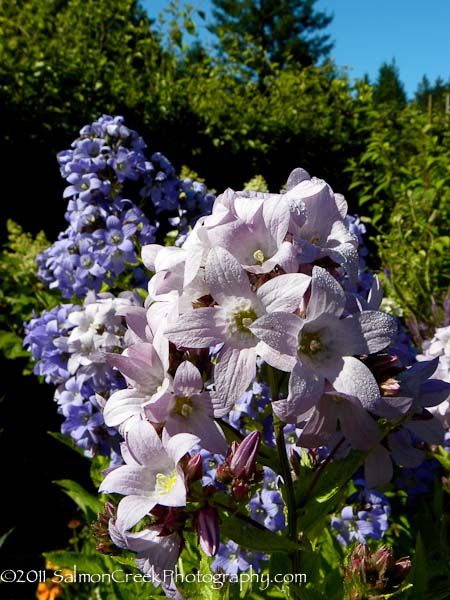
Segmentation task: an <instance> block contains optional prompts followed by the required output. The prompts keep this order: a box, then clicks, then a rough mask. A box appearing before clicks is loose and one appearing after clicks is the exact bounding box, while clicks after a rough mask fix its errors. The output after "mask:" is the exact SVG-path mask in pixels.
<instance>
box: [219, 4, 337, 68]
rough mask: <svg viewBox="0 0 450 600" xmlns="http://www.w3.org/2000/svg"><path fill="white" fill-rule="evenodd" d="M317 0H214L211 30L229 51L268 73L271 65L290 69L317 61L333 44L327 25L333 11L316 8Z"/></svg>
mask: <svg viewBox="0 0 450 600" xmlns="http://www.w3.org/2000/svg"><path fill="white" fill-rule="evenodd" d="M315 3H316V0H256V1H254V0H213V17H214V21H213V23H212V24H211V25H210V27H209V28H210V30H211V31H212V32H214V33H215V34H216V35H217V36H218V37H219V40H220V42H219V49H220V51H221V52H222V53H223V54H224V55H229V56H231V57H233V58H234V59H238V60H240V62H241V63H242V64H246V65H247V66H248V68H249V69H250V71H252V72H254V73H256V74H257V75H258V77H259V78H262V77H263V76H264V75H266V74H267V72H268V71H269V65H271V64H276V65H277V66H278V67H279V68H281V69H282V68H284V67H285V65H286V64H288V63H290V62H296V63H299V64H301V65H302V66H309V65H312V64H315V63H317V61H318V60H319V59H320V58H325V57H327V56H328V55H329V52H330V50H331V48H332V47H333V44H332V42H331V41H330V36H329V34H326V33H323V30H324V29H325V28H326V27H327V26H328V25H329V24H330V22H331V21H332V16H331V15H329V14H327V13H325V12H323V11H318V10H316V9H315V7H314V5H315Z"/></svg>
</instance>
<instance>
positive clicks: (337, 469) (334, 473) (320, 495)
mask: <svg viewBox="0 0 450 600" xmlns="http://www.w3.org/2000/svg"><path fill="white" fill-rule="evenodd" d="M366 456H367V454H366V453H364V452H357V451H355V450H353V451H352V452H350V454H349V455H348V456H347V457H346V458H344V459H342V460H336V461H334V462H332V463H329V464H327V465H326V466H325V468H324V470H323V473H321V474H320V475H317V471H316V470H314V469H313V468H312V467H310V466H309V465H307V464H303V465H302V466H301V467H300V473H299V476H298V479H297V481H296V483H295V493H296V498H297V505H298V506H299V507H300V508H299V510H298V519H299V526H300V529H301V531H303V532H304V533H308V532H312V531H313V530H314V531H315V533H316V534H317V535H319V533H320V532H321V531H322V530H323V529H324V528H325V527H326V526H327V520H326V519H325V517H326V516H327V515H328V514H329V513H330V512H331V511H332V510H333V509H334V508H335V507H336V506H337V505H338V504H339V502H340V501H341V500H343V499H344V498H345V496H346V494H347V489H346V484H347V482H348V481H349V479H350V478H351V477H352V475H354V473H355V472H356V471H357V470H358V469H359V467H360V466H361V465H362V464H363V462H364V460H365V458H366ZM316 477H318V479H317V483H316V484H315V485H314V484H313V481H314V478H316ZM330 486H331V487H330ZM311 487H312V490H311ZM310 490H311V491H310Z"/></svg>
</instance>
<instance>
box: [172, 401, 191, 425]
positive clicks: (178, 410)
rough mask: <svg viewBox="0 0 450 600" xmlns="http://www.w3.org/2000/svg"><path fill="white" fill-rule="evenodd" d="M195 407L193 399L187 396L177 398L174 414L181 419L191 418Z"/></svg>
mask: <svg viewBox="0 0 450 600" xmlns="http://www.w3.org/2000/svg"><path fill="white" fill-rule="evenodd" d="M193 410H194V407H193V406H192V399H191V398H188V397H186V396H178V397H177V398H175V406H174V407H173V409H172V413H173V414H175V415H180V417H184V418H185V419H186V418H187V417H190V416H191V414H192V411H193Z"/></svg>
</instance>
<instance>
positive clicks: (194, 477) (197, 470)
mask: <svg viewBox="0 0 450 600" xmlns="http://www.w3.org/2000/svg"><path fill="white" fill-rule="evenodd" d="M184 474H185V475H186V481H187V482H192V481H199V480H200V479H201V478H202V477H203V465H202V457H201V456H200V454H195V455H194V456H192V457H191V458H190V459H189V460H188V462H187V464H186V466H185V467H184Z"/></svg>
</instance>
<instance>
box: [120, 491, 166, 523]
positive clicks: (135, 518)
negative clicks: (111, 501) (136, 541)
mask: <svg viewBox="0 0 450 600" xmlns="http://www.w3.org/2000/svg"><path fill="white" fill-rule="evenodd" d="M155 505H156V502H155V501H154V500H152V499H151V498H145V497H144V496H135V495H130V496H126V497H125V498H122V500H121V501H120V502H119V506H118V507H117V520H116V523H115V525H116V527H117V529H118V530H119V531H120V532H125V531H128V530H130V529H131V528H132V527H134V526H135V525H136V523H138V522H139V521H140V520H141V519H143V518H144V517H145V515H146V514H148V513H149V511H151V510H152V508H154V507H155Z"/></svg>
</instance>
